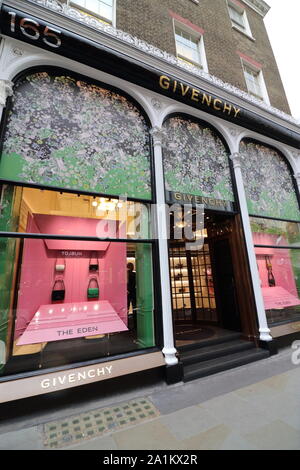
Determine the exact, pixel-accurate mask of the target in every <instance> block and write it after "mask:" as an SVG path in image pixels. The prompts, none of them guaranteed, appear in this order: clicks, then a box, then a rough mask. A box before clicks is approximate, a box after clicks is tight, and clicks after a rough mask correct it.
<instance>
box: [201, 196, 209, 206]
mask: <svg viewBox="0 0 300 470" xmlns="http://www.w3.org/2000/svg"><path fill="white" fill-rule="evenodd" d="M202 202H203V204H206V205H207V204H208V199H207V197H203V198H202Z"/></svg>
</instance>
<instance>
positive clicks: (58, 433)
mask: <svg viewBox="0 0 300 470" xmlns="http://www.w3.org/2000/svg"><path fill="white" fill-rule="evenodd" d="M299 390H300V366H295V365H293V364H292V363H291V350H290V349H289V348H288V349H285V350H283V351H281V352H280V353H279V354H278V355H276V356H272V357H270V358H267V359H264V360H262V361H259V362H256V363H253V364H249V365H246V366H243V367H239V368H237V369H232V370H230V371H227V372H222V373H220V374H216V375H214V376H210V377H206V378H203V379H199V380H195V381H193V382H189V383H187V384H183V383H180V384H176V385H172V386H167V385H166V384H164V383H158V384H154V385H147V386H146V387H144V388H143V389H141V390H140V389H139V391H138V392H137V391H130V392H125V393H120V394H119V395H118V396H117V398H116V397H113V398H109V397H104V398H97V397H94V398H93V400H87V402H86V403H80V404H75V405H74V404H73V405H70V406H67V405H66V406H65V407H64V408H63V409H60V410H55V409H53V408H52V409H49V410H47V411H45V412H43V413H41V414H38V415H37V414H36V413H35V412H34V410H33V411H32V414H31V413H29V414H28V411H27V413H26V416H25V415H24V416H23V417H22V415H19V416H15V417H13V418H11V419H10V418H7V419H6V420H5V421H1V422H0V449H2V450H4V449H7V450H13V449H26V450H27V449H28V450H29V449H35V450H37V449H69V450H131V449H132V450H138V449H144V450H160V449H164V450H167V449H169V450H186V449H192V450H196V449H197V450H198V449H234V450H240V449H245V450H246V449H252V450H254V449H300V393H299ZM32 403H34V402H32ZM6 412H7V411H6ZM0 414H1V415H2V413H1V407H0Z"/></svg>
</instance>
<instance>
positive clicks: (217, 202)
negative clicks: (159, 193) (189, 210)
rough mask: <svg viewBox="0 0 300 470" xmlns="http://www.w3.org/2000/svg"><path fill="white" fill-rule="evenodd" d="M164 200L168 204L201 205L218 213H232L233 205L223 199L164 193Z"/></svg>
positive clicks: (177, 192) (173, 192)
mask: <svg viewBox="0 0 300 470" xmlns="http://www.w3.org/2000/svg"><path fill="white" fill-rule="evenodd" d="M166 200H167V202H168V203H169V204H174V203H177V204H191V205H192V206H195V205H197V204H203V205H204V208H205V209H211V210H219V211H228V212H233V211H234V203H233V202H231V201H225V200H223V199H216V198H213V197H206V196H196V195H194V194H186V193H181V192H179V191H166Z"/></svg>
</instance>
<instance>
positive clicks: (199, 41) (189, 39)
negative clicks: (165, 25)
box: [175, 25, 207, 70]
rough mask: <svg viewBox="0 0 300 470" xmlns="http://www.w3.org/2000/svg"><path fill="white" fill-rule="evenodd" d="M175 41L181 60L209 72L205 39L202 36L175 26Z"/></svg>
mask: <svg viewBox="0 0 300 470" xmlns="http://www.w3.org/2000/svg"><path fill="white" fill-rule="evenodd" d="M175 41H176V52H177V57H178V58H179V59H180V60H182V61H184V62H187V63H190V64H193V65H196V66H197V67H200V68H202V69H205V70H207V65H206V60H205V52H204V44H203V38H202V36H201V35H200V34H197V33H196V32H194V31H193V32H192V31H188V30H186V29H183V28H180V27H179V26H178V25H175Z"/></svg>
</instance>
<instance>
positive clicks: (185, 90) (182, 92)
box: [180, 83, 190, 96]
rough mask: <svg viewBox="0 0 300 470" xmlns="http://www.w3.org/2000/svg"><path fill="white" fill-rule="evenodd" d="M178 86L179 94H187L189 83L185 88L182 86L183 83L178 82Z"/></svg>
mask: <svg viewBox="0 0 300 470" xmlns="http://www.w3.org/2000/svg"><path fill="white" fill-rule="evenodd" d="M180 86H181V94H182V96H185V95H186V94H187V92H188V91H189V89H190V87H189V85H187V86H186V87H185V88H184V84H183V83H180Z"/></svg>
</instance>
